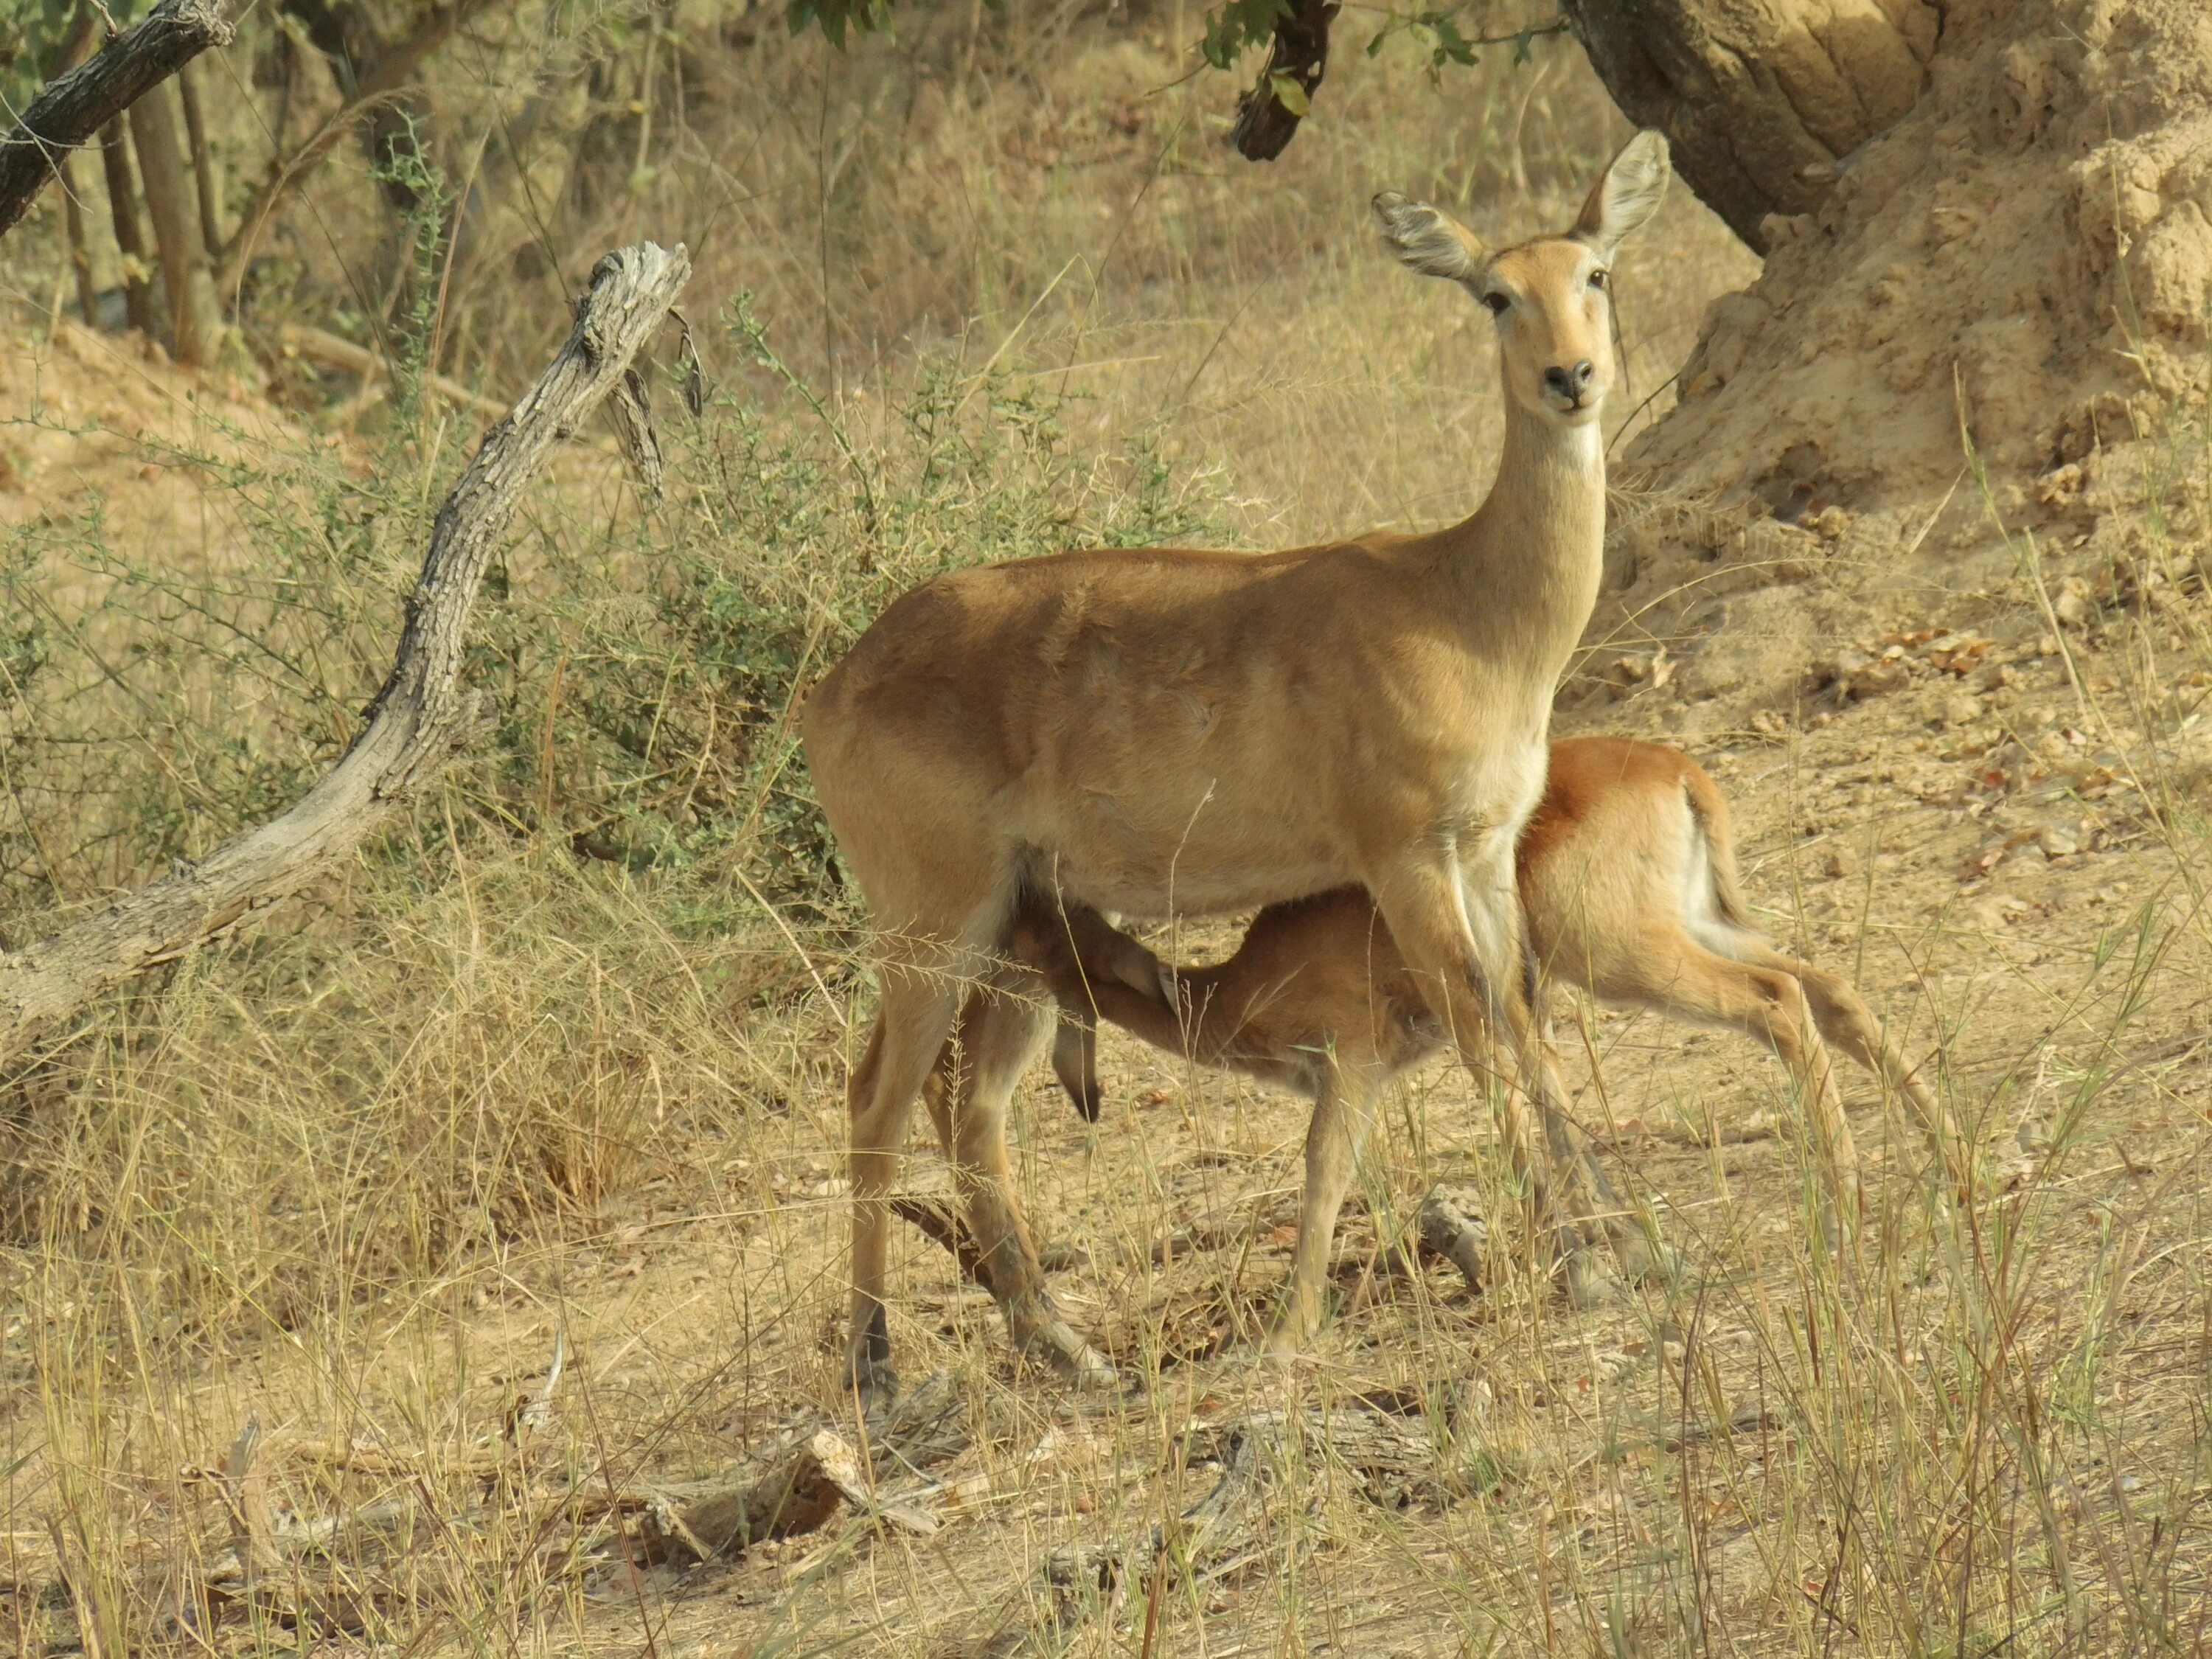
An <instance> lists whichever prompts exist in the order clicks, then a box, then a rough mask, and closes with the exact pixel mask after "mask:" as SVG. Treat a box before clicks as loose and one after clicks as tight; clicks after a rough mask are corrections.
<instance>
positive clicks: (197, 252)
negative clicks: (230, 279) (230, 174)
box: [131, 85, 222, 367]
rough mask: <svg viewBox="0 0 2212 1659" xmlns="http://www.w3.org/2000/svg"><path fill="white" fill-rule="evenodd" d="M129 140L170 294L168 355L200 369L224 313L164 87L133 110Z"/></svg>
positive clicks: (210, 355)
mask: <svg viewBox="0 0 2212 1659" xmlns="http://www.w3.org/2000/svg"><path fill="white" fill-rule="evenodd" d="M131 137H132V138H133V139H134V140H136V141H137V148H138V167H139V171H140V173H142V174H143V177H144V179H145V184H146V212H147V215H148V216H149V218H151V219H152V220H153V222H154V246H155V249H156V250H157V251H158V252H160V254H161V280H162V282H163V283H164V284H165V285H166V286H167V289H168V290H169V323H170V326H171V329H172V331H173V342H174V343H173V347H172V349H173V351H174V353H175V355H176V359H177V361H178V362H180V363H190V364H192V365H194V366H195V367H200V366H204V365H205V364H207V363H209V362H213V361H214V358H215V352H216V344H217V343H218V342H219V341H220V340H221V339H222V308H221V307H219V306H217V305H216V297H215V276H214V273H213V272H212V271H211V270H210V268H209V265H208V253H207V246H206V244H205V243H204V242H203V241H201V240H200V221H199V213H198V210H197V208H196V207H195V206H194V204H193V201H192V186H191V175H190V173H188V172H187V170H186V164H185V154H184V151H183V150H182V149H179V147H178V144H177V118H176V97H175V94H173V93H172V92H171V91H170V90H169V88H168V87H167V85H162V86H158V87H155V88H153V90H151V91H150V92H149V93H148V94H146V95H145V96H144V97H143V98H141V99H140V100H138V101H137V103H135V104H133V105H132V106H131Z"/></svg>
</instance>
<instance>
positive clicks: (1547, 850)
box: [1013, 738, 1962, 1347]
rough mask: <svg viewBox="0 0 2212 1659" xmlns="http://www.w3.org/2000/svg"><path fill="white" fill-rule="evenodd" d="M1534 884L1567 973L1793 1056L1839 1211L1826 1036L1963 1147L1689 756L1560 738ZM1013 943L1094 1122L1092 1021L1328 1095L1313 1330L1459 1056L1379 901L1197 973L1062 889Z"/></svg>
mask: <svg viewBox="0 0 2212 1659" xmlns="http://www.w3.org/2000/svg"><path fill="white" fill-rule="evenodd" d="M1518 879H1519V883H1520V889H1521V902H1522V911H1523V913H1524V915H1526V917H1527V919H1528V943H1529V948H1530V952H1531V954H1532V955H1533V956H1534V957H1535V958H1536V959H1537V960H1538V961H1539V962H1540V963H1541V964H1542V966H1543V969H1544V971H1545V972H1546V973H1547V974H1549V975H1553V976H1554V977H1556V978H1559V979H1562V980H1565V981H1567V982H1568V983H1569V984H1571V985H1577V986H1580V987H1582V988H1583V989H1584V990H1586V991H1588V992H1589V993H1590V994H1592V995H1593V996H1595V997H1597V998H1599V999H1600V1000H1604V1001H1607V1002H1613V1003H1620V1004H1625V1005H1627V1006H1636V1007H1643V1008H1649V1009H1651V1010H1653V1011H1655V1012H1659V1013H1662V1014H1668V1015H1671V1016H1672V1017H1674V1018H1677V1019H1683V1020H1688V1021H1691V1022H1692V1023H1695V1024H1716V1025H1725V1026H1729V1027H1731V1028H1733V1029H1735V1030H1740V1031H1743V1032H1746V1033H1747V1034H1748V1035H1749V1036H1753V1037H1754V1038H1756V1039H1758V1040H1759V1042H1764V1043H1765V1044H1766V1045H1767V1046H1768V1047H1769V1048H1771V1049H1773V1050H1774V1052H1775V1054H1777V1055H1778V1056H1779V1057H1780V1059H1781V1060H1782V1061H1783V1063H1784V1065H1786V1066H1788V1067H1789V1069H1790V1074H1791V1077H1792V1079H1794V1081H1795V1083H1796V1091H1797V1095H1798V1098H1799V1100H1800V1101H1801V1102H1802V1104H1803V1106H1804V1109H1805V1110H1806V1112H1807V1114H1808V1116H1809V1117H1810V1119H1811V1121H1812V1127H1813V1130H1814V1134H1813V1139H1814V1143H1815V1145H1816V1146H1818V1147H1819V1148H1820V1152H1821V1153H1822V1155H1823V1156H1824V1158H1825V1161H1826V1178H1827V1184H1828V1188H1829V1190H1828V1195H1827V1196H1828V1200H1829V1201H1830V1203H1831V1204H1832V1206H1833V1207H1834V1211H1835V1212H1837V1213H1838V1216H1839V1218H1841V1219H1844V1220H1845V1221H1849V1220H1850V1219H1851V1218H1855V1217H1856V1214H1857V1210H1858V1207H1859V1187H1858V1161H1857V1154H1856V1152H1855V1151H1854V1149H1853V1146H1852V1144H1851V1132H1850V1124H1849V1123H1848V1122H1847V1121H1845V1119H1844V1114H1843V1108H1842V1105H1841V1103H1840V1102H1839V1101H1838V1097H1837V1091H1836V1085H1835V1080H1834V1076H1833V1070H1832V1066H1831V1065H1830V1063H1829V1058H1828V1052H1827V1049H1826V1046H1825V1045H1824V1044H1823V1043H1822V1042H1821V1038H1822V1037H1823V1036H1825V1037H1826V1039H1827V1041H1828V1042H1832V1043H1833V1044H1835V1045H1836V1047H1838V1048H1840V1049H1842V1050H1843V1051H1844V1053H1845V1054H1849V1055H1850V1057H1851V1058H1852V1059H1853V1060H1857V1062H1858V1063H1859V1064H1860V1065H1862V1066H1865V1067H1866V1068H1867V1069H1868V1070H1869V1071H1870V1072H1872V1073H1875V1075H1876V1076H1877V1077H1880V1078H1881V1079H1883V1080H1884V1081H1885V1082H1887V1084H1889V1085H1891V1086H1892V1087H1893V1088H1895V1089H1897V1090H1898V1091H1899V1093H1900V1094H1901V1095H1902V1096H1903V1097H1904V1098H1905V1102H1906V1103H1907V1104H1908V1106H1909V1107H1910V1108H1911V1112H1912V1115H1913V1116H1914V1117H1915V1119H1916V1120H1917V1121H1918V1123H1919V1125H1920V1127H1921V1128H1922V1129H1923V1130H1924V1131H1925V1132H1927V1133H1929V1136H1930V1137H1931V1138H1936V1139H1941V1140H1942V1141H1944V1142H1945V1146H1944V1150H1945V1151H1946V1152H1948V1153H1949V1154H1951V1155H1952V1157H1953V1158H1954V1162H1955V1161H1956V1159H1957V1158H1958V1157H1959V1155H1960V1152H1961V1151H1962V1149H1961V1148H1960V1146H1959V1144H1958V1141H1957V1139H1956V1135H1955V1132H1954V1131H1953V1130H1952V1129H1951V1127H1950V1126H1949V1125H1948V1122H1943V1121H1942V1109H1941V1108H1940V1107H1939V1106H1938V1105H1937V1103H1936V1097H1935V1096H1934V1095H1933V1094H1932V1093H1930V1092H1929V1088H1928V1085H1926V1084H1925V1083H1924V1082H1923V1081H1922V1080H1921V1079H1920V1078H1919V1077H1918V1076H1917V1074H1916V1073H1915V1072H1914V1071H1913V1069H1912V1068H1911V1067H1909V1066H1906V1065H1905V1062H1904V1060H1902V1059H1901V1058H1900V1057H1899V1054H1898V1053H1897V1050H1896V1049H1895V1048H1893V1046H1892V1045H1891V1044H1890V1042H1889V1040H1888V1038H1887V1036H1885V1035H1884V1034H1883V1032H1882V1029H1881V1023H1880V1022H1879V1021H1878V1020H1876V1019H1875V1017H1874V1014H1873V1012H1872V1011H1871V1010H1870V1009H1869V1008H1868V1006H1866V1003H1865V1002H1864V1000H1862V999H1861V998H1860V996H1859V994H1858V993H1857V991H1855V990H1853V989H1852V988H1851V987H1850V982H1849V981H1846V980H1843V979H1840V978H1838V977H1837V976H1836V975H1833V974H1830V973H1826V972H1824V971H1823V970H1822V969H1819V968H1816V967H1814V965H1813V964H1812V963H1808V962H1802V961H1799V960H1798V959H1796V957H1790V956H1786V955H1784V953H1783V952H1781V951H1778V950H1776V949H1775V948H1774V947H1773V945H1771V944H1770V943H1769V942H1768V941H1767V940H1766V939H1765V937H1764V936H1763V935H1762V934H1761V933H1759V930H1758V928H1757V927H1754V926H1753V922H1752V921H1751V915H1750V911H1749V908H1748V907H1747V905H1746V904H1745V903H1744V901H1743V893H1742V889H1741V884H1740V883H1739V880H1738V878H1737V874H1736V862H1735V840H1734V837H1733V836H1731V834H1730V832H1729V808H1728V801H1727V799H1726V798H1725V797H1724V796H1723V795H1722V793H1721V792H1720V787H1719V786H1718V785H1717V784H1716V783H1715V782H1714V781H1712V779H1711V776H1709V775H1707V774H1706V772H1705V769H1703V768H1702V767H1700V766H1699V764H1698V763H1696V762H1695V761H1693V760H1692V759H1691V758H1690V757H1688V756H1687V755H1685V754H1684V753H1682V751H1681V750H1679V749H1673V748H1669V747H1668V746H1667V745H1665V744H1656V743H1634V742H1629V741H1626V740H1623V739H1619V738H1570V739H1566V740H1564V741H1561V742H1559V743H1555V744H1553V745H1552V762H1551V770H1550V773H1549V775H1548V776H1547V780H1546V783H1545V787H1544V796H1543V799H1542V800H1541V803H1540V804H1539V805H1537V808H1536V811H1535V816H1534V817H1532V818H1531V819H1530V820H1529V822H1528V829H1527V831H1526V832H1525V833H1524V834H1523V835H1522V838H1521V846H1520V854H1519V865H1518ZM1013 951H1014V954H1015V956H1016V957H1018V959H1019V960H1020V961H1022V962H1023V963H1024V964H1026V965H1027V966H1029V967H1031V968H1034V969H1036V970H1037V971H1038V972H1039V973H1040V974H1041V975H1042V976H1043V978H1044V980H1045V982H1046V983H1047V985H1048V986H1049V987H1051V990H1052V993H1053V994H1054V997H1056V998H1058V999H1059V1000H1060V1004H1061V1007H1062V1010H1063V1012H1062V1014H1061V1020H1060V1036H1059V1038H1058V1040H1057V1041H1056V1042H1054V1045H1053V1055H1052V1060H1053V1070H1054V1073H1056V1074H1057V1075H1058V1077H1059V1079H1060V1085H1061V1086H1062V1087H1063V1088H1064V1089H1066V1091H1067V1093H1068V1095H1069V1097H1071V1098H1072V1099H1073V1101H1074V1102H1075V1103H1076V1105H1077V1107H1078V1108H1079V1109H1080V1110H1081V1111H1082V1113H1083V1115H1085V1117H1087V1118H1090V1119H1092V1120H1093V1121H1095V1120H1096V1119H1097V1115H1098V1110H1099V1100H1100V1093H1099V1086H1098V1072H1097V1052H1096V1043H1095V1031H1094V1028H1093V1027H1092V1026H1091V1024H1090V1021H1091V1018H1093V1017H1103V1018H1106V1019H1109V1020H1111V1021H1112V1022H1113V1023H1114V1024H1116V1025H1120V1026H1121V1027H1123V1028H1125V1029H1126V1030H1130V1031H1133V1032H1134V1033H1135V1034H1136V1035H1137V1036H1140V1037H1142V1038H1144V1039H1145V1040H1146V1042H1151V1043H1153V1044H1155V1045H1157V1046H1158V1047H1160V1048H1165V1049H1168V1050H1169V1051H1170V1052H1171V1053H1175V1054H1183V1055H1186V1056H1188V1058H1190V1059H1192V1060H1197V1061H1199V1062H1200V1063H1201V1064H1205V1065H1212V1066H1225V1067H1226V1068H1228V1069H1230V1070H1231V1071H1237V1072H1243V1073H1247V1074H1249V1075H1250V1076H1254V1077H1258V1078H1262V1079H1266V1080H1267V1081H1269V1082H1272V1083H1276V1084H1279V1085H1282V1086H1284V1087H1286V1088H1289V1089H1291V1090H1293V1091H1297V1092H1298V1093H1300V1094H1303V1095H1304V1096H1305V1097H1307V1098H1308V1099H1310V1100H1311V1101H1312V1102H1313V1103H1314V1115H1313V1123H1312V1126H1311V1127H1310V1129H1309V1130H1308V1131H1307V1134H1306V1188H1305V1200H1304V1206H1303V1208H1302V1210H1301V1212H1300V1214H1299V1218H1298V1239H1297V1248H1296V1251H1295V1253H1294V1255H1293V1256H1292V1259H1291V1283H1290V1291H1289V1294H1288V1296H1287V1297H1285V1301H1284V1305H1283V1308H1282V1310H1281V1312H1280V1313H1279V1316H1277V1319H1276V1321H1275V1324H1274V1327H1273V1331H1272V1332H1271V1334H1270V1336H1269V1343H1270V1345H1271V1346H1276V1347H1291V1346H1297V1345H1299V1344H1302V1343H1303V1342H1304V1341H1305V1340H1307V1339H1308V1338H1309V1337H1310V1335H1311V1334H1312V1333H1313V1331H1314V1329H1315V1328H1316V1325H1317V1324H1318V1323H1319V1322H1320V1318H1321V1311H1322V1285H1323V1283H1324V1282H1325V1279H1326V1277H1327V1271H1328V1257H1329V1246H1330V1242H1331V1239H1332V1237H1333V1236H1334V1231H1335V1228H1336V1219H1337V1213H1338V1212H1339V1211H1340V1209H1341V1208H1342V1206H1343V1203H1344V1198H1345V1194H1346V1190H1347V1189H1348V1188H1349V1187H1350V1185H1351V1181H1352V1169H1353V1165H1354V1164H1355V1162H1356V1161H1357V1159H1358V1156H1359V1149H1360V1146H1361V1145H1362V1143H1363V1142H1364V1140H1365V1139H1366V1136H1367V1133H1368V1131H1369V1130H1370V1127H1372V1126H1373V1123H1374V1121H1375V1110H1376V1103H1377V1101H1378V1099H1379V1097H1380V1094H1381V1091H1382V1089H1383V1085H1385V1084H1387V1083H1388V1082H1389V1080H1390V1079H1392V1078H1394V1077H1396V1076H1397V1075H1398V1074H1399V1073H1402V1072H1404V1071H1406V1070H1407V1068H1409V1067H1411V1066H1415V1065H1418V1064H1419V1062H1421V1061H1422V1060H1426V1059H1427V1058H1429V1057H1430V1056H1431V1054H1435V1053H1436V1052H1437V1050H1438V1049H1439V1048H1442V1047H1443V1029H1442V1028H1441V1027H1440V1026H1439V1025H1438V1024H1437V1020H1436V1017H1435V1015H1434V1014H1433V1013H1432V1012H1431V1010H1430V1007H1429V1005H1428V1000H1427V999H1426V998H1425V997H1424V996H1423V995H1422V994H1421V991H1420V987H1419V981H1418V980H1417V979H1416V977H1415V975H1414V974H1413V971H1412V969H1410V967H1409V966H1408V964H1407V961H1406V958H1405V957H1404V956H1403V955H1402V954H1401V952H1400V951H1399V950H1398V947H1397V944H1396V941H1395V939H1393V938H1392V937H1391V934H1390V931H1389V928H1388V927H1386V926H1385V925H1384V924H1383V921H1382V918H1381V917H1380V916H1379V915H1377V914H1376V905H1375V902H1374V901H1373V900H1372V899H1371V898H1370V897H1369V896H1367V894H1366V893H1364V891H1362V890H1359V889H1358V888H1340V889H1338V890H1335V891H1334V892H1330V893H1323V894H1321V895H1320V896H1316V897H1313V898H1305V899H1297V900H1294V901H1292V902H1288V903H1283V904H1274V905H1270V906H1269V907H1267V908H1266V909H1264V910H1262V911H1261V913H1260V914H1259V915H1258V916H1257V917H1256V918H1255V920H1254V921H1253V923H1252V926H1251V927H1250V928H1249V930H1247V932H1246V933H1245V935H1244V939H1243V944H1242V945H1240V946H1239V947H1238V948H1237V951H1236V953H1235V954H1234V955H1233V956H1231V957H1229V958H1228V959H1227V960H1226V961H1224V962H1221V963H1216V964H1214V965H1213V966H1212V967H1207V968H1182V967H1170V966H1169V965H1167V964H1166V963H1163V962H1161V960H1160V959H1159V958H1158V957H1157V956H1155V955H1154V954H1153V953H1152V951H1148V950H1146V948H1145V946H1143V945H1139V943H1138V942H1137V941H1136V940H1134V939H1131V938H1129V937H1128V936H1127V934H1125V933H1121V932H1120V931H1119V930H1118V929H1116V928H1115V927H1110V926H1109V925H1108V923H1107V922H1106V921H1105V919H1104V918H1103V917H1102V916H1100V915H1098V914H1097V912H1095V911H1092V910H1089V909H1085V908H1082V907H1080V906H1071V907H1068V908H1066V910H1064V911H1062V910H1057V909H1055V908H1054V906H1053V904H1052V902H1051V900H1050V899H1049V898H1041V899H1039V900H1038V901H1036V902H1034V903H1033V904H1032V905H1031V906H1030V908H1026V909H1024V912H1023V914H1022V915H1021V917H1020V918H1019V919H1018V921H1017V922H1016V924H1015V928H1014V939H1013ZM1939 1124H1940V1127H1939Z"/></svg>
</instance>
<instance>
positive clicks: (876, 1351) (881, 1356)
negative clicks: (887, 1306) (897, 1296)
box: [845, 1306, 899, 1415]
mask: <svg viewBox="0 0 2212 1659" xmlns="http://www.w3.org/2000/svg"><path fill="white" fill-rule="evenodd" d="M845 1387H846V1389H848V1391H850V1392H851V1393H853V1394H854V1395H858V1396H860V1410H861V1413H863V1414H864V1415H873V1414H874V1413H877V1412H878V1411H881V1410H882V1409H883V1408H884V1407H886V1406H888V1405H890V1403H891V1401H894V1400H896V1399H897V1398H898V1393H899V1374H898V1372H897V1371H896V1370H893V1369H892V1368H891V1339H890V1328H889V1324H888V1322H886V1320H885V1319H884V1310H883V1309H882V1307H881V1306H878V1308H877V1309H876V1310H875V1312H874V1314H873V1316H872V1317H871V1318H870V1319H869V1321H868V1322H867V1325H866V1328H863V1329H861V1330H859V1331H856V1332H854V1334H853V1345H852V1346H851V1348H850V1349H848V1351H847V1352H846V1355H845Z"/></svg>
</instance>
